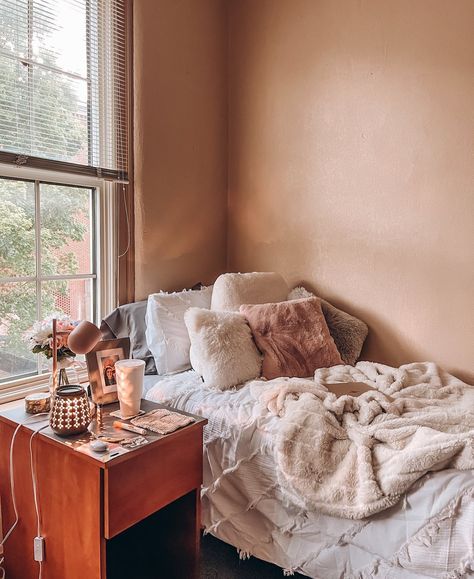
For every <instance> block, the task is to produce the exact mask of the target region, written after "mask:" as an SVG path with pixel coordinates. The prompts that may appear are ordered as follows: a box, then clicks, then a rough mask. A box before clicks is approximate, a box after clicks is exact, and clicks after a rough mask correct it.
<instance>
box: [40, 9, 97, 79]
mask: <svg viewBox="0 0 474 579" xmlns="http://www.w3.org/2000/svg"><path fill="white" fill-rule="evenodd" d="M86 47H87V44H86V2H85V0H79V1H78V0H62V2H58V0H33V55H34V59H35V61H36V62H39V63H41V64H46V65H49V66H56V67H58V68H60V69H61V70H64V71H68V72H72V73H75V74H79V75H81V76H84V77H85V76H86V74H87V54H86Z"/></svg>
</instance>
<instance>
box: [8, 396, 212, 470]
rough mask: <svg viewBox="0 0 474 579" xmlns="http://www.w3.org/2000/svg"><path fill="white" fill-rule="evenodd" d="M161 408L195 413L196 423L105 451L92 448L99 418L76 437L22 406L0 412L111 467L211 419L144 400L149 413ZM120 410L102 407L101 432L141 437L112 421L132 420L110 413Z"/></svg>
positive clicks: (88, 457) (14, 424) (143, 402)
mask: <svg viewBox="0 0 474 579" xmlns="http://www.w3.org/2000/svg"><path fill="white" fill-rule="evenodd" d="M157 408H165V409H167V410H170V411H172V412H177V413H178V414H184V415H185V416H191V417H192V418H194V422H192V423H191V424H188V425H187V426H184V427H182V428H179V429H178V430H175V431H174V432H171V433H170V434H164V435H163V434H157V433H155V432H152V431H150V430H149V431H148V432H147V434H146V435H145V436H144V437H145V438H146V439H147V441H148V443H147V444H143V445H141V446H138V447H136V448H133V449H126V448H124V447H122V446H121V445H120V444H119V443H110V444H109V446H110V450H109V451H108V452H105V453H98V452H93V451H92V450H91V449H90V445H89V443H90V441H91V440H93V439H94V438H95V437H94V435H93V434H92V433H93V432H96V431H97V423H96V419H95V418H94V420H93V421H92V422H91V425H90V426H89V431H88V432H85V433H83V434H78V435H75V436H68V437H62V436H58V435H57V434H55V433H54V432H53V431H52V430H51V428H50V426H49V417H48V416H37V417H36V420H35V415H34V414H27V413H26V412H25V410H24V408H22V407H18V408H11V409H9V410H5V411H0V421H4V422H9V423H10V424H12V425H13V426H14V427H16V426H17V425H18V424H20V423H21V424H22V426H23V427H24V428H26V429H28V430H30V431H31V432H33V431H35V430H40V432H39V433H38V435H37V436H41V437H44V438H43V440H45V439H46V440H47V441H49V442H51V443H52V444H56V445H60V446H62V447H64V450H66V451H73V452H74V453H75V454H77V455H78V456H82V457H84V458H85V459H86V460H88V461H89V462H90V461H92V462H94V463H96V464H97V465H98V466H99V467H101V468H109V467H111V466H114V465H116V464H118V463H121V462H124V461H125V460H127V459H130V458H133V457H135V456H137V455H138V454H141V453H142V452H145V451H147V450H148V449H151V448H156V447H157V446H159V445H160V444H162V443H164V442H165V441H167V442H170V441H171V440H172V439H173V438H176V439H178V438H180V433H182V432H183V431H186V432H189V430H190V429H196V428H198V429H201V428H203V427H204V426H205V425H206V424H207V420H206V419H205V418H202V417H201V416H196V415H195V414H190V413H189V412H184V411H182V410H177V409H176V408H171V407H169V406H165V405H164V404H157V403H155V402H150V401H149V400H144V399H142V401H141V409H142V410H144V411H145V412H150V411H151V410H155V409H157ZM118 409H119V404H118V402H116V403H114V404H107V405H106V406H103V407H102V422H103V426H102V429H101V434H104V435H106V436H117V437H120V436H123V437H124V438H127V439H131V438H135V437H137V436H139V435H138V434H135V433H133V432H128V431H126V430H122V429H117V428H114V427H113V425H112V423H113V422H114V421H115V420H118V421H120V422H125V423H130V421H129V420H121V419H119V418H117V417H114V416H110V413H111V412H114V411H116V410H118Z"/></svg>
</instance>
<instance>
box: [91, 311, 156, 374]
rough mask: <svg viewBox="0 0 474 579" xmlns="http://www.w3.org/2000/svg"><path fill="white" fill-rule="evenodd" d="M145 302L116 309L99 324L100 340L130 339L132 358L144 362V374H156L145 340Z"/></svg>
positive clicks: (153, 361)
mask: <svg viewBox="0 0 474 579" xmlns="http://www.w3.org/2000/svg"><path fill="white" fill-rule="evenodd" d="M146 306H147V301H146V300H144V301H142V302H135V303H133V304H126V305H124V306H120V307H118V308H116V309H115V310H114V311H113V312H112V313H110V314H109V315H108V316H106V317H105V318H104V319H103V320H102V323H101V324H100V330H101V332H102V339H104V340H113V339H116V338H127V337H129V338H130V354H131V356H132V358H137V359H139V360H144V361H145V374H156V366H155V360H154V359H153V356H152V355H151V352H150V350H149V349H148V346H147V343H146V338H145V314H146Z"/></svg>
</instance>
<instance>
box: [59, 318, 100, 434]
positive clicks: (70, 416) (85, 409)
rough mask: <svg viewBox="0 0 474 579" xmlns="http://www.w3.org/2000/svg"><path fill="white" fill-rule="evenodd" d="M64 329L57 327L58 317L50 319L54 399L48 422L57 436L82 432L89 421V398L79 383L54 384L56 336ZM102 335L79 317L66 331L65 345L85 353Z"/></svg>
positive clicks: (92, 325) (91, 348)
mask: <svg viewBox="0 0 474 579" xmlns="http://www.w3.org/2000/svg"><path fill="white" fill-rule="evenodd" d="M64 334H67V333H66V332H58V331H57V320H56V319H53V402H52V408H51V415H50V419H49V423H50V426H51V429H52V430H53V431H54V432H55V433H56V434H58V435H60V436H71V435H73V434H81V433H82V432H85V431H86V430H87V427H88V426H89V424H90V422H91V413H90V407H89V400H88V398H87V393H86V391H85V389H84V388H83V387H82V386H80V385H78V384H77V385H76V384H74V385H67V386H59V387H58V386H57V370H58V352H57V338H58V336H59V335H64ZM100 338H101V333H100V330H99V328H98V327H97V326H96V325H95V324H92V323H91V322H87V321H82V322H80V323H79V324H78V325H77V326H76V327H75V328H74V330H72V332H71V333H70V334H69V335H68V338H67V344H68V348H69V349H70V350H71V351H72V352H74V353H75V354H87V353H88V352H90V351H91V350H93V349H94V347H95V346H96V344H97V342H98V341H99V340H100Z"/></svg>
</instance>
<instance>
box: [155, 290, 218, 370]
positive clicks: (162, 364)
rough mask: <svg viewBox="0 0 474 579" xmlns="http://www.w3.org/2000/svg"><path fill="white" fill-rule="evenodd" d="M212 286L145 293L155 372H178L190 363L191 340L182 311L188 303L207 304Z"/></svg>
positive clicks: (188, 305)
mask: <svg viewBox="0 0 474 579" xmlns="http://www.w3.org/2000/svg"><path fill="white" fill-rule="evenodd" d="M211 296H212V286H211V287H206V288H203V289H201V290H183V291H182V292H174V293H166V292H160V293H156V294H150V295H149V296H148V304H147V309H146V332H145V335H146V341H147V344H148V348H149V349H150V352H151V353H152V354H153V358H154V359H155V365H156V370H157V372H158V374H171V373H173V372H181V371H183V370H188V369H189V368H190V367H191V364H190V360H189V348H190V345H191V344H190V341H189V335H188V330H187V329H186V325H185V323H184V314H185V312H186V310H187V309H188V308H190V307H191V306H198V307H201V308H209V307H210V306H211Z"/></svg>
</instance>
